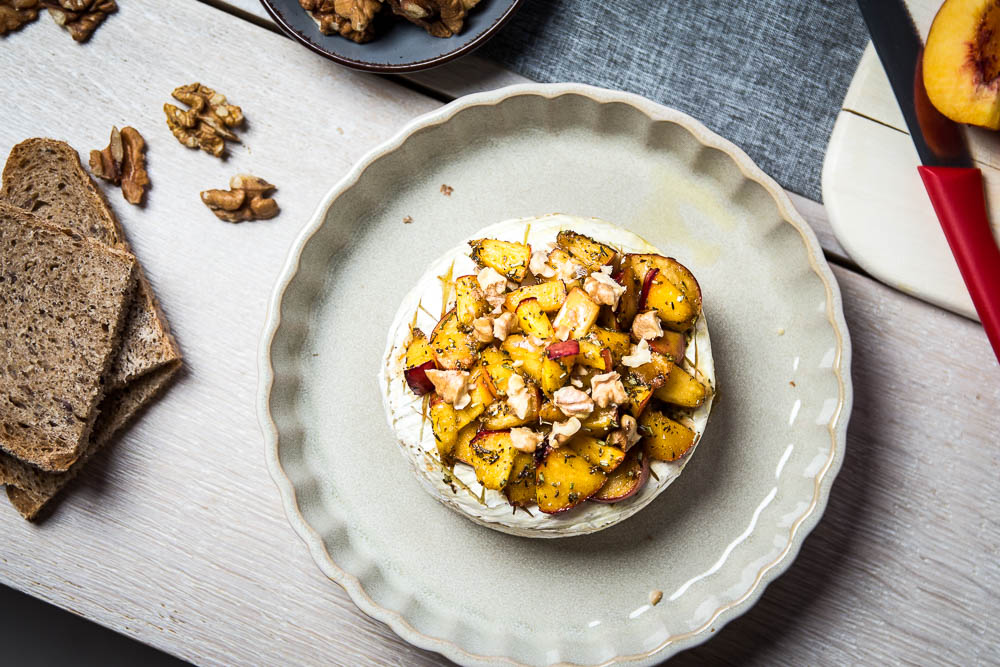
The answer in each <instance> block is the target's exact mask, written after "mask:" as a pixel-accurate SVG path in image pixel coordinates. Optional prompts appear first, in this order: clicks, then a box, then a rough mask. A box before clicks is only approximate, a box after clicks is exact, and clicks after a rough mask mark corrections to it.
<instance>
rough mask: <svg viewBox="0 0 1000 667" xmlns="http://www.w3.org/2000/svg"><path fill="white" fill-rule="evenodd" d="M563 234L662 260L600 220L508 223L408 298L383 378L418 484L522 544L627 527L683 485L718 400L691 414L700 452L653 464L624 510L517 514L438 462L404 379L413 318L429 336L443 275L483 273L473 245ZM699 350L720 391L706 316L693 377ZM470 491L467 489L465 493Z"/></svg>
mask: <svg viewBox="0 0 1000 667" xmlns="http://www.w3.org/2000/svg"><path fill="white" fill-rule="evenodd" d="M529 226H530V227H529ZM563 229H569V230H573V231H575V232H579V233H581V234H585V235H587V236H590V237H593V238H594V239H596V240H598V241H601V242H603V243H607V244H609V245H612V246H614V247H616V248H618V249H620V250H622V251H623V252H631V253H657V254H663V253H662V252H661V251H660V250H658V249H657V248H655V247H654V246H652V245H650V244H649V243H647V242H645V241H644V240H643V239H641V238H640V237H638V236H636V235H635V234H633V233H631V232H629V231H626V230H624V229H622V228H621V227H618V226H616V225H613V224H611V223H608V222H604V221H602V220H598V219H596V218H577V217H572V216H567V215H561V214H553V215H546V216H542V217H539V218H522V219H519V220H507V221H505V222H500V223H497V224H495V225H491V226H489V227H486V228H485V229H481V230H480V231H478V232H476V233H475V234H474V235H472V236H470V237H469V239H467V240H466V242H463V243H462V244H461V245H459V246H457V247H455V248H452V249H451V250H449V251H448V252H446V253H445V254H444V255H443V256H442V257H441V258H439V259H438V260H437V261H435V262H434V263H433V264H432V265H431V266H430V267H429V268H428V269H427V271H426V272H425V273H424V275H423V276H422V277H421V278H420V280H419V281H417V284H416V285H415V286H414V288H413V289H412V290H410V292H409V293H408V294H407V295H406V296H405V297H404V298H403V301H402V303H401V304H400V306H399V310H398V311H397V313H396V317H395V319H394V320H393V323H392V326H391V327H390V328H389V336H388V340H387V343H386V349H385V355H384V357H383V364H382V368H381V369H380V370H379V374H378V376H379V384H380V386H381V388H382V397H383V399H382V400H383V404H384V406H385V411H386V417H387V419H388V421H389V426H390V427H391V428H392V429H393V431H394V432H395V433H396V436H397V438H398V440H399V443H400V448H401V451H402V452H403V455H404V457H405V458H406V459H407V460H408V461H410V463H411V464H412V465H413V467H414V470H415V472H416V475H417V478H418V479H419V480H420V483H421V484H422V485H423V486H424V488H425V489H427V491H428V492H429V493H430V494H431V495H432V496H434V498H436V499H437V500H439V501H440V502H441V503H443V504H444V505H446V506H447V507H450V508H451V509H453V510H455V511H456V512H459V513H460V514H463V515H464V516H466V517H468V518H470V519H472V520H473V521H475V522H476V523H479V524H482V525H484V526H487V527H489V528H493V529H494V530H499V531H502V532H505V533H510V534H512V535H520V536H523V537H546V538H552V537H569V536H573V535H586V534H588V533H593V532H596V531H598V530H602V529H604V528H607V527H609V526H612V525H614V524H616V523H619V522H620V521H624V520H625V519H627V518H628V517H630V516H632V515H633V514H635V513H636V512H638V511H639V510H641V509H642V508H643V507H645V506H646V505H648V504H649V503H650V502H652V500H653V499H654V498H655V497H656V496H657V495H659V494H660V493H661V492H662V491H663V490H664V489H665V488H667V487H668V486H669V485H670V484H671V483H672V482H673V481H674V480H675V479H677V477H678V476H679V475H680V473H681V471H682V470H683V469H684V466H685V465H686V464H687V462H688V461H689V460H690V458H691V456H692V455H693V454H694V451H695V449H696V448H697V444H698V441H699V440H701V436H702V434H703V433H704V431H705V425H706V423H707V422H708V415H709V412H710V411H711V409H712V397H713V396H714V393H715V392H714V391H713V392H710V393H709V398H708V399H707V400H706V401H705V404H704V405H703V406H701V407H700V408H698V409H697V410H695V411H694V412H693V413H692V415H691V420H692V422H693V423H691V424H689V426H691V427H692V428H693V429H694V431H695V433H696V439H695V446H694V447H691V449H690V450H689V451H688V452H687V453H686V454H685V455H684V456H683V457H682V458H681V459H679V460H677V461H673V462H666V461H652V462H651V467H652V470H653V472H655V473H656V477H658V478H659V479H657V478H656V477H653V476H650V478H649V481H648V482H647V483H646V485H645V486H644V487H643V488H642V490H640V491H639V493H637V494H636V495H635V496H633V497H632V498H629V499H628V500H624V501H622V502H619V503H615V504H602V503H595V502H586V503H584V504H583V505H581V506H579V507H577V508H574V509H573V510H571V511H569V512H566V513H563V514H558V515H548V514H543V513H542V512H540V511H538V509H537V508H535V507H532V508H529V509H530V510H531V512H530V514H529V513H528V512H524V511H517V512H513V513H512V512H511V506H510V504H509V503H508V502H507V499H506V497H505V496H504V495H503V494H502V493H501V492H499V491H492V490H485V493H484V489H483V488H482V486H481V485H480V484H479V483H478V482H477V481H476V476H475V473H474V472H473V470H472V468H471V467H469V466H466V465H462V464H458V465H456V466H455V468H454V471H453V472H452V473H447V471H446V470H445V469H444V468H443V466H441V464H440V462H439V461H438V455H437V447H436V445H435V441H434V435H433V433H432V432H431V426H430V421H429V420H427V419H425V417H424V414H423V409H422V407H423V399H422V398H421V397H418V396H415V395H414V394H413V393H412V392H411V391H410V390H409V388H408V387H407V385H406V381H405V379H404V377H403V370H404V368H403V358H404V356H405V353H406V346H407V344H408V343H409V339H410V330H411V329H410V327H411V324H413V322H414V314H416V324H415V326H416V327H418V328H420V329H422V330H423V331H424V333H426V334H428V335H429V334H430V332H431V330H432V329H433V328H434V325H435V324H436V323H437V321H438V320H439V319H440V317H441V315H442V314H443V311H442V302H443V300H444V297H443V294H442V291H443V290H442V286H443V282H442V280H441V279H440V278H439V276H444V275H445V274H447V273H448V270H449V268H452V272H451V275H452V276H453V277H458V276H463V275H468V274H472V273H475V272H476V269H477V267H476V265H475V263H474V262H473V261H472V259H471V258H470V257H469V252H470V248H469V245H468V241H470V240H474V239H482V238H491V239H499V240H503V241H515V242H523V241H524V240H525V232H526V231H527V242H528V244H529V245H532V246H536V245H537V246H539V247H541V246H544V244H546V243H550V242H552V241H555V237H556V234H557V233H558V232H559V231H560V230H563ZM695 349H697V362H698V364H697V371H698V372H699V373H700V375H701V378H702V379H703V380H706V379H707V380H708V382H709V383H710V385H711V387H712V388H713V389H715V388H716V385H715V364H714V362H713V359H712V346H711V341H710V339H709V335H708V324H707V322H706V319H705V316H704V314H702V316H701V317H699V318H698V321H697V324H696V325H695V330H694V334H693V340H692V342H691V344H690V345H689V353H688V357H689V359H687V360H685V363H684V368H685V369H686V370H688V371H689V372H692V371H693V370H694V366H693V365H692V364H691V360H690V358H691V357H692V356H693V355H694V350H695ZM450 474H453V475H454V476H455V477H456V478H458V479H459V480H460V481H461V482H462V484H454V485H453V484H450V483H449V482H448V480H447V476H448V475H450ZM463 485H464V486H465V487H467V488H463ZM480 498H481V499H482V502H480Z"/></svg>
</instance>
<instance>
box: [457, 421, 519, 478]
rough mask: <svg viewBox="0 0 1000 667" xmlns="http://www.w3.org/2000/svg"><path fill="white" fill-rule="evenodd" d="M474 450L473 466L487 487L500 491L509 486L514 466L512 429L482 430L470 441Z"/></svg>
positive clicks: (471, 448)
mask: <svg viewBox="0 0 1000 667" xmlns="http://www.w3.org/2000/svg"><path fill="white" fill-rule="evenodd" d="M469 449H470V450H472V468H473V470H475V471H476V479H477V480H479V483H480V484H482V485H483V486H485V487H486V488H487V489H493V490H495V491H499V490H500V489H502V488H503V487H505V486H507V480H508V479H509V478H510V472H511V469H512V468H513V467H514V455H515V454H517V450H516V449H514V447H513V445H512V444H511V440H510V431H480V432H479V433H477V434H476V437H474V438H473V439H472V441H471V442H470V443H469Z"/></svg>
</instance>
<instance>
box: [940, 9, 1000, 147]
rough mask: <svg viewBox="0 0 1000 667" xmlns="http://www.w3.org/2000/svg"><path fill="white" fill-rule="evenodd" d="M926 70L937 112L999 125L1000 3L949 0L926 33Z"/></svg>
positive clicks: (970, 121) (972, 122) (959, 119)
mask: <svg viewBox="0 0 1000 667" xmlns="http://www.w3.org/2000/svg"><path fill="white" fill-rule="evenodd" d="M923 70H924V86H925V87H926V88H927V96H928V97H929V98H930V101H931V103H932V104H933V105H934V106H935V107H937V109H938V111H940V112H941V113H943V114H944V115H945V116H947V117H948V118H951V119H952V120H954V121H957V122H959V123H968V124H970V125H981V126H982V127H988V128H990V129H992V130H996V129H1000V2H998V1H997V0H945V3H944V4H943V5H941V9H939V10H938V13H937V16H935V17H934V23H933V24H931V29H930V32H929V33H928V35H927V44H926V46H925V47H924V58H923Z"/></svg>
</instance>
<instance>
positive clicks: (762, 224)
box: [259, 85, 851, 665]
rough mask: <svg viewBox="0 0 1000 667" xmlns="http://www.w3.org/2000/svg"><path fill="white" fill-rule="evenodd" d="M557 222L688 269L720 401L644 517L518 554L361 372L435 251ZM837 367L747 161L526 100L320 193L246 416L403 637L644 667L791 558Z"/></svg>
mask: <svg viewBox="0 0 1000 667" xmlns="http://www.w3.org/2000/svg"><path fill="white" fill-rule="evenodd" d="M442 184H447V185H449V186H451V187H452V188H454V191H453V193H452V194H451V196H445V195H444V194H442V192H441V185H442ZM549 212H563V213H567V214H572V215H579V216H584V217H587V216H596V217H599V218H603V219H605V220H607V221H609V222H614V223H617V224H619V225H621V226H623V227H626V228H627V229H630V230H631V231H633V232H635V233H636V234H639V235H640V236H642V237H643V238H645V239H646V240H648V241H649V242H650V243H652V244H654V245H656V246H658V247H659V248H661V249H662V250H664V251H665V252H667V253H668V254H671V255H673V256H675V257H677V259H678V260H680V261H681V262H683V263H684V264H685V265H687V266H688V267H689V268H690V269H691V270H692V272H694V273H695V275H697V276H698V280H699V282H700V284H701V286H702V289H703V291H704V293H705V304H706V315H707V317H708V320H709V321H710V322H711V323H712V348H713V354H714V357H715V363H716V374H717V378H718V382H719V386H720V387H722V388H723V389H722V390H721V391H720V394H719V396H718V400H717V403H716V405H715V407H714V408H713V411H712V418H711V420H710V422H709V425H708V428H707V430H706V432H705V435H704V437H703V439H702V440H701V443H700V444H699V448H698V455H697V456H695V457H694V458H693V459H692V460H691V462H690V464H689V465H688V466H687V468H686V469H685V471H684V474H683V475H681V477H680V478H679V479H678V480H677V481H676V482H675V483H674V484H673V485H671V486H670V487H669V488H668V489H666V490H665V491H664V492H663V494H662V495H661V496H659V497H658V498H657V499H656V500H655V501H654V502H653V503H651V504H650V505H649V506H648V507H646V508H645V509H643V510H642V511H641V512H639V513H638V514H636V515H635V516H633V517H631V518H629V519H628V520H626V521H624V522H622V523H620V524H618V525H616V526H613V527H612V528H608V529H607V530H604V531H601V532H599V533H595V534H593V535H588V536H584V537H573V538H564V539H560V540H530V539H524V538H519V537H514V536H510V535H505V534H502V533H499V532H496V531H492V530H489V529H486V528H483V527H481V526H477V525H475V524H473V523H472V522H470V521H468V520H467V519H465V518H463V517H461V516H459V515H458V514H456V513H454V512H451V511H449V510H448V509H447V508H445V507H443V506H442V505H440V504H439V503H437V502H436V501H435V500H434V499H433V498H431V497H430V496H429V495H428V494H426V493H425V492H424V491H423V490H422V489H421V488H420V486H419V483H418V481H417V479H416V478H415V477H414V475H413V473H412V471H411V469H410V466H409V464H408V463H407V462H406V461H405V460H403V458H402V457H401V456H399V454H398V452H397V451H396V448H397V447H398V445H397V443H396V439H395V437H394V435H393V433H392V431H391V429H390V428H389V426H388V425H387V424H386V423H385V420H384V419H383V415H382V398H381V395H380V388H379V386H378V383H377V381H376V379H375V377H376V372H377V369H378V368H379V365H380V363H381V358H382V352H383V343H384V340H385V335H386V332H387V328H388V327H389V325H390V323H391V322H392V319H393V316H394V314H395V311H396V308H397V306H398V304H399V302H400V299H401V298H402V296H403V294H405V293H406V292H407V291H408V290H409V289H410V288H411V287H412V286H413V284H414V282H415V281H416V280H417V279H418V277H419V276H420V275H421V274H422V273H423V271H424V270H425V268H426V266H427V265H428V264H429V263H430V262H431V261H433V260H434V258H436V257H438V256H439V255H440V254H441V253H442V252H443V251H444V250H445V249H447V248H450V247H452V246H454V245H456V244H457V243H458V242H459V241H460V240H461V239H463V238H465V237H466V236H468V235H469V234H470V233H471V232H473V231H475V230H476V229H478V228H480V227H483V226H484V225H486V224H489V223H492V222H496V221H499V220H504V219H509V218H518V217H525V216H531V215H540V214H543V213H549ZM407 216H409V217H411V218H412V219H413V222H412V223H411V224H404V222H403V219H404V218H406V217H407ZM849 369H850V343H849V339H848V334H847V328H846V325H845V323H844V318H843V314H842V310H841V302H840V293H839V290H838V288H837V284H836V282H835V280H834V278H833V275H832V273H831V272H830V270H829V267H828V266H827V265H826V262H825V261H824V259H823V256H822V254H821V252H820V249H819V244H818V243H817V241H816V238H815V236H814V235H813V233H812V232H811V231H810V230H809V228H808V227H807V226H806V224H805V223H804V222H803V221H802V219H801V218H800V217H799V215H798V214H797V213H796V212H795V210H794V209H793V208H792V205H791V204H790V202H789V201H788V199H787V197H786V196H785V195H784V193H783V192H782V191H781V189H780V188H779V187H778V186H777V185H776V184H775V183H774V181H772V180H771V179H770V178H769V177H767V176H766V175H765V174H764V173H763V172H761V171H760V169H759V168H757V167H756V166H755V165H754V164H753V163H752V162H751V161H750V159H749V158H748V157H747V156H746V155H745V154H744V153H743V152H742V151H740V150H739V149H737V148H736V147H735V146H734V145H732V144H731V143H729V142H727V141H725V140H724V139H721V138H720V137H718V136H716V135H715V134H713V133H711V132H710V131H708V130H707V129H705V127H704V126H702V125H701V124H700V123H698V122H697V121H695V120H693V119H691V118H690V117H688V116H686V115H684V114H682V113H680V112H677V111H673V110H670V109H667V108H665V107H662V106H659V105H657V104H654V103H652V102H649V101H648V100H644V99H642V98H639V97H636V96H632V95H628V94H625V93H617V92H611V91H606V90H601V89H597V88H590V87H585V86H578V85H547V86H546V85H530V86H517V87H513V88H507V89H503V90H498V91H493V92H490V93H483V94H479V95H473V96H470V97H466V98H462V99H460V100H457V101H456V102H453V103H452V104H449V105H447V106H445V107H443V108H441V109H439V110H437V111H435V112H433V113H431V114H428V115H426V116H423V117H421V118H419V119H417V120H415V121H413V122H412V123H410V124H409V125H408V126H407V127H405V128H404V129H403V130H402V131H401V132H400V133H399V134H398V135H397V136H396V137H395V138H393V139H392V140H390V141H389V142H388V143H386V144H384V145H383V146H381V147H379V148H378V149H376V150H375V151H373V152H372V153H371V154H369V155H368V156H367V157H366V158H365V159H364V160H362V161H361V163H360V164H359V165H358V166H357V167H355V169H354V170H353V171H352V172H351V173H350V174H349V175H348V176H347V177H346V178H344V179H343V180H342V181H341V182H340V183H339V184H337V185H336V186H335V187H334V188H333V190H331V192H330V193H329V195H328V196H327V197H326V199H325V200H324V201H323V202H322V203H321V205H320V206H319V208H318V210H317V212H316V214H315V216H314V217H313V219H312V220H311V221H310V222H309V223H308V224H307V225H306V227H305V229H304V230H303V232H302V234H301V235H300V236H299V238H298V240H297V242H296V243H295V244H294V246H293V249H292V252H291V254H290V257H289V259H288V261H287V263H286V265H285V268H284V270H283V272H282V276H281V278H280V280H279V281H278V285H277V287H276V288H275V294H274V297H273V300H272V303H271V308H270V312H269V315H268V321H267V325H266V329H265V332H264V336H263V340H262V343H261V349H260V370H261V372H260V391H259V414H260V420H261V424H262V428H263V430H264V434H265V440H266V443H267V461H268V465H269V468H270V471H271V475H272V477H273V478H274V480H275V482H276V483H277V485H278V487H279V489H280V491H281V497H282V500H283V502H284V505H285V509H286V512H287V515H288V517H289V521H290V522H291V524H292V526H293V527H294V528H295V530H296V531H297V532H298V533H299V535H300V536H301V537H302V538H303V540H305V542H306V543H307V544H308V546H309V548H310V550H311V552H312V554H313V557H314V558H315V560H316V562H317V563H318V564H319V565H320V567H321V568H322V569H323V571H324V572H325V573H326V574H327V575H328V576H329V577H330V578H332V579H333V580H334V581H336V582H338V583H339V584H340V585H342V586H343V587H344V588H345V589H346V590H347V592H348V593H349V594H350V595H351V597H352V598H353V599H354V601H355V603H356V604H357V605H358V606H359V607H360V608H361V609H362V610H363V611H365V612H366V613H368V614H370V615H371V616H374V617H375V618H377V619H380V620H382V621H385V622H386V623H388V624H389V625H390V626H391V627H392V628H393V629H394V630H395V631H396V632H397V633H399V634H400V635H401V636H402V637H403V638H405V639H406V640H408V641H410V642H412V643H413V644H416V645H418V646H421V647H423V648H427V649H431V650H435V651H439V652H441V653H442V654H444V655H446V656H447V657H449V658H451V659H452V660H455V661H457V662H460V663H466V664H510V663H524V664H530V665H548V664H553V663H560V662H564V663H571V664H578V665H595V664H612V663H628V664H653V663H655V662H659V661H660V660H663V659H665V658H667V657H669V656H670V655H672V654H674V653H676V652H677V651H680V650H682V649H685V648H690V647H691V646H693V645H695V644H698V643H700V642H702V641H704V640H706V639H708V638H709V637H710V636H711V634H712V633H713V632H715V631H716V630H717V629H718V628H720V627H721V626H722V625H724V624H725V623H726V622H728V621H730V620H732V619H733V618H734V617H735V616H737V615H739V614H740V613H742V612H744V611H746V610H747V608H748V607H749V606H750V605H752V604H753V603H754V602H755V601H756V600H757V598H758V597H759V596H760V594H761V592H762V591H763V588H764V587H765V586H766V585H767V583H768V582H769V581H771V580H772V579H773V578H774V577H775V576H777V575H778V574H779V573H781V572H782V571H784V570H785V569H786V568H787V567H788V565H789V564H790V563H791V561H792V559H793V558H794V557H795V555H796V553H797V552H798V549H799V546H800V544H801V542H802V540H803V539H804V537H805V535H806V534H807V533H808V532H809V531H810V530H811V529H812V527H813V526H815V524H816V522H817V521H818V520H819V517H820V515H821V513H822V511H823V508H824V506H825V504H826V499H827V495H828V493H829V489H830V485H831V484H832V482H833V478H834V476H835V474H836V472H837V470H838V468H839V466H840V463H841V461H842V459H843V455H844V439H845V433H846V430H847V417H848V415H849V413H850V406H851V386H850V376H849ZM654 590H659V591H662V593H663V597H662V601H661V602H660V603H659V604H658V605H656V606H650V604H649V595H650V593H651V591H654Z"/></svg>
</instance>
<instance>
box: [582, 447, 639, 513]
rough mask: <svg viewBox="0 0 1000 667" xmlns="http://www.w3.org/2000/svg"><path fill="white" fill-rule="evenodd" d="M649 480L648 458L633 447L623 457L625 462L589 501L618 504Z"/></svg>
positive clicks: (609, 476) (637, 491)
mask: <svg viewBox="0 0 1000 667" xmlns="http://www.w3.org/2000/svg"><path fill="white" fill-rule="evenodd" d="M647 479H649V456H648V455H647V454H646V453H645V452H643V449H642V447H633V448H632V449H630V450H629V452H628V454H626V455H625V461H624V462H622V464H621V465H620V466H618V467H617V468H615V470H614V472H612V473H611V474H610V475H608V481H607V482H605V483H604V486H602V487H601V490H600V491H598V492H597V493H596V494H594V496H593V498H591V500H594V501H596V502H599V503H618V502H621V501H623V500H628V499H629V498H631V497H632V496H634V495H635V494H637V493H639V490H640V489H642V487H643V486H644V485H645V484H646V480H647Z"/></svg>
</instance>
